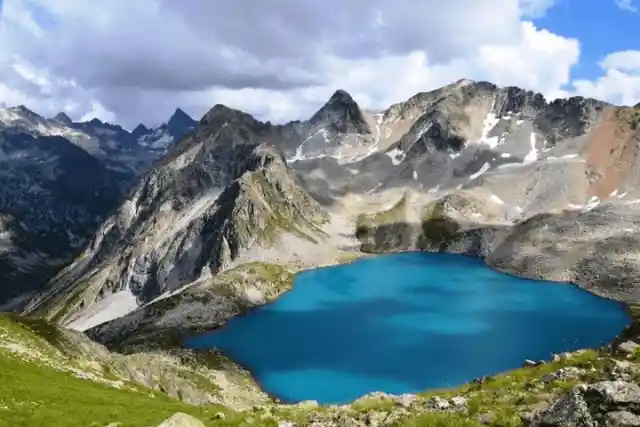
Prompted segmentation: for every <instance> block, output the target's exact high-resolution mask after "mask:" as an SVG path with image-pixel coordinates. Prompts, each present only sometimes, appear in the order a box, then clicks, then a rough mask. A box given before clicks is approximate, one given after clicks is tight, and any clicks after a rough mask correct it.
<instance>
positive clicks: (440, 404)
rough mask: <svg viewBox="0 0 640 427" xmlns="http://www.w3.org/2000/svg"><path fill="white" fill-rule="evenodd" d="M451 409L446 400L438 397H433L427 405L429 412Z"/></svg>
mask: <svg viewBox="0 0 640 427" xmlns="http://www.w3.org/2000/svg"><path fill="white" fill-rule="evenodd" d="M450 407H451V404H450V403H449V402H448V401H447V400H446V399H443V398H441V397H438V396H434V397H431V398H430V399H428V400H427V402H426V403H425V408H426V409H427V410H435V411H446V410H448V409H449V408H450Z"/></svg>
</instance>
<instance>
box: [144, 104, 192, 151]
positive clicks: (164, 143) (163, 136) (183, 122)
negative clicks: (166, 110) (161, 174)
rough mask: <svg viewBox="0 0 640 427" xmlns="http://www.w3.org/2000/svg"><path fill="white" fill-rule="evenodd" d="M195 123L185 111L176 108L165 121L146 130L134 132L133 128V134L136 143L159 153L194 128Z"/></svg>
mask: <svg viewBox="0 0 640 427" xmlns="http://www.w3.org/2000/svg"><path fill="white" fill-rule="evenodd" d="M197 123H198V122H196V121H195V120H193V119H192V118H191V117H189V115H187V113H185V112H184V111H182V110H181V109H180V108H178V109H177V110H176V111H175V112H174V113H173V115H172V116H171V118H170V119H169V121H168V122H167V123H163V124H162V125H160V126H158V127H157V128H155V129H148V130H147V132H141V131H139V132H138V133H136V131H135V130H134V134H135V137H136V140H137V141H138V144H140V145H142V146H143V147H145V148H147V149H148V150H150V151H152V152H154V153H157V154H158V155H161V154H164V153H165V152H166V151H167V149H168V148H169V147H170V146H171V145H172V144H174V143H177V142H178V141H180V140H181V139H182V138H184V136H185V135H186V134H187V133H189V132H190V131H192V130H193V129H195V126H196V125H197ZM136 130H138V128H136Z"/></svg>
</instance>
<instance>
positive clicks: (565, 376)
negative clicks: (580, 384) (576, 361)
mask: <svg viewBox="0 0 640 427" xmlns="http://www.w3.org/2000/svg"><path fill="white" fill-rule="evenodd" d="M584 373H585V371H584V370H583V369H580V368H576V367H574V366H568V367H566V368H560V369H558V370H557V371H555V372H552V373H550V374H547V375H544V376H543V377H542V381H543V382H546V383H548V382H552V381H557V380H560V381H566V380H577V379H580V377H581V376H582V375H584Z"/></svg>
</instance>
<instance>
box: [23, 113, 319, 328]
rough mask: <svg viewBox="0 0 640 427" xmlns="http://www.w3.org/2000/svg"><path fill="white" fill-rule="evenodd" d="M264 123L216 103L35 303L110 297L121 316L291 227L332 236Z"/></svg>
mask: <svg viewBox="0 0 640 427" xmlns="http://www.w3.org/2000/svg"><path fill="white" fill-rule="evenodd" d="M225 123H226V124H225ZM261 126H263V125H262V124H260V123H258V122H256V121H254V120H253V119H252V118H250V117H249V116H247V115H244V114H241V113H239V112H236V111H233V110H230V109H227V108H226V107H222V106H217V107H214V108H213V109H212V110H211V111H210V112H209V113H208V114H207V115H205V116H204V118H203V119H202V121H201V122H200V126H199V127H198V129H197V130H196V131H195V132H194V133H193V134H192V135H191V136H190V137H188V138H187V139H186V140H185V141H183V143H182V144H181V146H180V147H179V149H178V150H174V151H172V152H170V153H169V155H168V156H167V157H165V158H164V160H163V161H162V163H161V164H159V165H158V167H156V168H155V169H153V170H152V171H150V172H149V173H148V174H146V175H145V176H144V177H143V178H142V180H141V183H140V184H139V185H138V186H137V187H136V188H135V189H134V190H133V191H132V193H131V196H130V197H129V198H128V199H127V200H126V201H125V203H124V204H123V205H122V206H121V207H120V209H119V211H118V213H117V214H116V215H115V216H113V217H111V218H110V219H109V220H108V221H107V222H106V223H105V224H104V225H103V227H102V228H101V229H100V231H99V232H98V234H97V235H96V237H95V238H94V240H93V242H92V243H91V244H90V246H89V247H88V248H87V249H86V251H85V252H84V254H83V255H82V256H81V257H80V258H79V259H77V260H76V261H75V262H74V263H73V264H72V265H70V266H69V267H68V268H67V269H65V270H64V271H63V272H62V273H61V274H60V275H58V277H56V278H55V279H54V283H53V286H52V287H51V288H50V290H49V292H47V293H46V294H45V295H43V297H42V298H41V299H39V300H35V302H33V306H32V307H31V308H30V309H31V310H34V309H35V310H38V311H39V312H42V313H46V314H47V315H48V316H50V317H51V316H55V317H56V318H57V319H59V320H63V321H65V320H72V318H73V316H72V315H73V314H75V313H76V312H77V311H78V310H83V311H84V313H83V314H84V315H86V316H89V317H92V316H91V314H92V313H93V311H91V310H88V309H90V308H91V307H88V308H87V306H91V305H92V304H94V303H97V302H99V301H101V300H103V299H108V300H109V302H106V301H105V302H103V305H105V306H110V305H111V303H113V305H114V306H116V307H115V308H114V309H115V310H116V312H115V314H114V316H115V317H117V316H121V315H123V314H126V312H127V311H130V310H132V309H133V308H135V307H136V306H137V305H138V304H140V303H146V302H149V301H151V300H152V299H154V298H156V297H158V296H160V295H161V294H163V293H166V292H172V291H176V290H179V289H181V288H182V287H184V286H186V285H188V284H190V283H192V282H194V281H196V280H198V279H201V278H207V277H210V276H211V275H215V274H217V273H218V272H219V271H221V270H222V269H224V268H226V267H228V266H230V265H231V264H232V263H233V262H234V261H235V260H236V259H238V258H239V257H241V256H242V255H243V253H245V252H247V251H248V250H250V249H251V248H252V247H260V248H269V247H272V246H277V245H278V244H279V241H280V240H281V238H282V235H286V236H289V237H290V238H293V239H297V240H299V241H307V242H309V243H314V242H316V241H317V240H318V239H320V238H322V237H323V234H324V232H323V231H322V229H321V226H322V224H323V223H325V222H326V221H327V219H328V217H327V214H326V213H325V212H324V211H323V210H322V209H321V208H320V206H319V205H318V204H317V203H316V202H315V201H314V200H313V199H311V197H309V195H308V194H307V193H306V192H305V191H304V190H302V189H301V187H300V186H299V185H298V184H297V179H296V177H295V176H294V175H293V174H292V172H291V171H290V170H289V168H288V167H287V165H286V163H285V160H284V158H283V157H282V155H281V154H280V153H279V152H278V150H277V149H276V148H274V147H273V146H270V145H266V144H263V143H262V141H261V138H260V137H261V133H260V132H261V130H262V128H261ZM122 309H124V310H125V311H124V312H122V311H117V310H122ZM107 310H108V308H107ZM102 311H104V310H102ZM69 316H72V317H69ZM101 319H104V318H101ZM76 320H77V319H76ZM85 326H86V324H85Z"/></svg>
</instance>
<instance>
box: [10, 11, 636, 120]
mask: <svg viewBox="0 0 640 427" xmlns="http://www.w3.org/2000/svg"><path fill="white" fill-rule="evenodd" d="M5 3H6V4H5V10H4V13H3V15H2V17H1V18H0V81H2V82H3V83H2V84H0V101H4V102H5V103H7V104H10V105H11V104H18V103H24V104H26V105H27V106H29V107H31V108H33V109H35V110H36V111H38V112H41V113H42V114H45V115H53V114H55V113H56V112H57V111H59V110H64V111H66V112H67V113H68V114H69V115H70V116H71V117H74V118H80V117H90V116H91V115H92V114H97V115H98V116H99V117H100V118H102V119H105V120H117V121H118V122H121V123H123V124H125V125H128V126H130V127H131V126H134V125H135V124H136V123H137V122H138V121H145V122H146V123H148V124H152V125H153V124H157V123H159V122H160V121H162V120H164V119H166V118H167V117H168V116H169V114H171V112H172V111H173V110H174V109H175V108H176V107H178V106H180V107H182V108H184V109H185V110H186V111H188V112H190V113H191V114H193V115H194V116H196V117H199V116H200V115H202V114H204V113H205V112H206V111H207V110H208V109H209V108H210V107H211V106H213V105H214V104H216V103H224V104H227V105H230V106H233V107H237V108H241V109H243V110H246V111H249V112H251V113H253V114H255V115H256V116H257V117H259V118H261V119H270V120H272V121H277V122H282V121H285V120H290V119H296V118H306V117H308V116H309V115H310V114H311V113H312V112H313V111H314V110H315V109H316V108H318V107H319V106H320V104H322V103H323V102H324V101H326V99H327V98H328V96H330V95H331V93H332V92H333V91H334V90H336V89H338V88H342V89H345V90H347V91H349V92H350V93H352V95H353V96H354V97H355V98H356V100H357V101H358V102H359V103H361V104H362V105H363V106H364V107H368V108H376V109H377V108H383V107H387V106H388V105H389V104H391V103H395V102H399V101H401V100H403V99H406V98H408V97H409V96H411V95H413V94H415V93H416V92H419V91H426V90H430V89H433V88H436V87H439V86H442V85H444V84H447V83H449V82H452V81H455V80H457V79H460V78H471V79H476V80H488V81H492V82H494V83H496V84H499V85H517V86H522V87H525V88H528V89H532V90H536V91H539V92H542V93H543V94H545V95H546V96H548V97H551V98H554V97H556V96H564V95H566V94H567V91H566V90H564V88H567V87H568V88H572V87H573V89H574V91H573V92H575V93H579V94H586V95H589V96H596V95H597V96H599V97H603V98H606V99H612V98H616V97H618V98H620V97H622V98H624V99H625V100H627V101H628V100H630V99H635V98H634V97H637V93H636V92H633V91H628V87H630V86H629V85H632V86H633V85H634V84H635V83H633V82H634V81H635V80H634V79H635V78H636V77H635V74H634V72H630V70H629V69H625V68H624V67H620V64H618V63H613V62H612V63H606V62H607V61H606V60H605V61H603V68H604V71H605V74H604V75H603V76H602V77H601V78H600V79H598V80H596V81H590V82H588V81H577V82H571V81H570V71H571V69H572V67H573V66H574V65H575V64H576V63H577V62H578V60H579V54H580V45H579V42H578V41H577V40H575V39H570V38H567V37H563V36H561V35H558V34H554V33H552V32H550V31H548V30H546V29H543V28H536V27H535V26H534V25H533V24H532V23H531V22H529V19H531V18H533V17H537V16H541V15H543V14H544V13H545V12H546V11H547V10H548V9H549V8H550V7H552V6H553V5H554V4H555V0H449V1H447V2H441V1H439V0H429V1H427V0H394V1H391V0H353V1H350V2H346V3H345V2H343V1H339V0H323V1H320V0H309V1H305V2H290V1H288V0H271V1H269V2H254V1H253V0H236V1H234V2H222V3H219V2H210V1H208V0H183V1H181V2H176V1H172V0H136V1H135V2H132V1H130V0H94V1H92V2H77V1H75V0H28V1H27V0H5ZM34 4H37V5H38V7H39V9H38V10H34V9H33V5H34ZM337 10H339V11H340V13H337V12H336V11H337ZM38 11H39V12H38ZM42 11H46V13H47V14H48V16H49V20H48V25H42V24H41V23H39V22H40V21H42V19H41V18H39V17H38V14H39V13H42ZM8 29H10V30H11V31H9V30H8ZM608 61H609V62H611V61H618V62H620V61H622V62H624V64H631V63H632V62H631V59H630V58H618V59H617V57H616V56H611V57H609V58H608ZM605 63H606V64H605ZM630 66H631V65H627V67H630ZM25 67H26V68H25ZM613 82H615V83H613ZM572 84H573V85H572ZM625 90H626V92H625ZM620 94H622V95H620Z"/></svg>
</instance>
